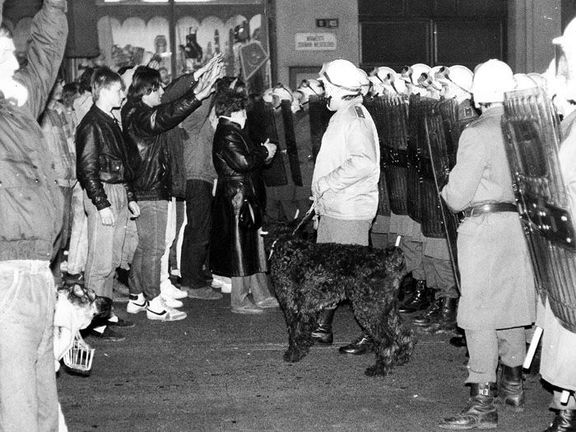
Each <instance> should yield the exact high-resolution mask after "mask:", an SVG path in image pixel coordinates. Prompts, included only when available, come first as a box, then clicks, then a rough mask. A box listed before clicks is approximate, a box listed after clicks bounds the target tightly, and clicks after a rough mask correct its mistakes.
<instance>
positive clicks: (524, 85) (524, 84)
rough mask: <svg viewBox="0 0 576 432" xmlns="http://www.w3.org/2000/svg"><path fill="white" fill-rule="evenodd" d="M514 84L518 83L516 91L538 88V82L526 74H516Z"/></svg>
mask: <svg viewBox="0 0 576 432" xmlns="http://www.w3.org/2000/svg"><path fill="white" fill-rule="evenodd" d="M514 82H515V83H516V86H515V87H514V90H527V89H532V88H537V87H538V84H537V83H536V81H534V80H533V79H532V78H531V77H529V76H528V75H527V74H525V73H517V74H514Z"/></svg>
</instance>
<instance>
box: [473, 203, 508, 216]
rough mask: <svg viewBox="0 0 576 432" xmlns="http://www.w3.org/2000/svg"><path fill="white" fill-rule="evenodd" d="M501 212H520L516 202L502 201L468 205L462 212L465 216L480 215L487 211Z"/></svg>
mask: <svg viewBox="0 0 576 432" xmlns="http://www.w3.org/2000/svg"><path fill="white" fill-rule="evenodd" d="M500 212H514V213H516V212H518V208H517V207H516V204H513V203H507V202H500V203H487V204H481V205H477V206H472V207H468V208H467V209H464V211H463V212H462V213H463V214H464V217H474V216H480V215H482V214H485V213H500Z"/></svg>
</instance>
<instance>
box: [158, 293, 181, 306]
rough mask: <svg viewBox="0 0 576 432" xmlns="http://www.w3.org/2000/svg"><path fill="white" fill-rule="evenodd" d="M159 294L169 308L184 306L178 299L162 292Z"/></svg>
mask: <svg viewBox="0 0 576 432" xmlns="http://www.w3.org/2000/svg"><path fill="white" fill-rule="evenodd" d="M160 296H162V300H164V304H165V305H166V306H168V307H170V308H180V307H182V306H184V303H182V302H181V301H180V300H176V299H175V298H172V297H169V296H167V295H166V294H164V293H162V294H160Z"/></svg>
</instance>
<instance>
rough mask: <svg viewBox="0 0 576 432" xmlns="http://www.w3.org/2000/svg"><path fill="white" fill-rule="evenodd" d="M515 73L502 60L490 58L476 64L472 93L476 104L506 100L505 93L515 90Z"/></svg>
mask: <svg viewBox="0 0 576 432" xmlns="http://www.w3.org/2000/svg"><path fill="white" fill-rule="evenodd" d="M514 85H515V83H514V73H513V72H512V69H510V66H508V65H507V64H506V63H504V62H503V61H501V60H496V59H490V60H488V61H487V62H485V63H481V64H479V65H478V66H476V69H475V70H474V81H473V82H472V94H473V95H474V102H475V103H476V104H481V103H492V102H504V93H506V92H508V91H511V90H514Z"/></svg>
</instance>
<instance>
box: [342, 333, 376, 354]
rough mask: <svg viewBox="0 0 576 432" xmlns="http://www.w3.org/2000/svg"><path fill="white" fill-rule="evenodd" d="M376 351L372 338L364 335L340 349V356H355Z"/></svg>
mask: <svg viewBox="0 0 576 432" xmlns="http://www.w3.org/2000/svg"><path fill="white" fill-rule="evenodd" d="M373 350H374V344H373V343H372V338H371V337H370V336H368V335H367V334H366V333H362V335H361V336H360V337H358V338H356V339H354V340H353V341H352V342H351V343H349V344H348V345H344V346H343V347H340V348H339V349H338V352H339V353H340V354H354V355H362V354H366V353H369V352H372V351H373Z"/></svg>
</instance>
